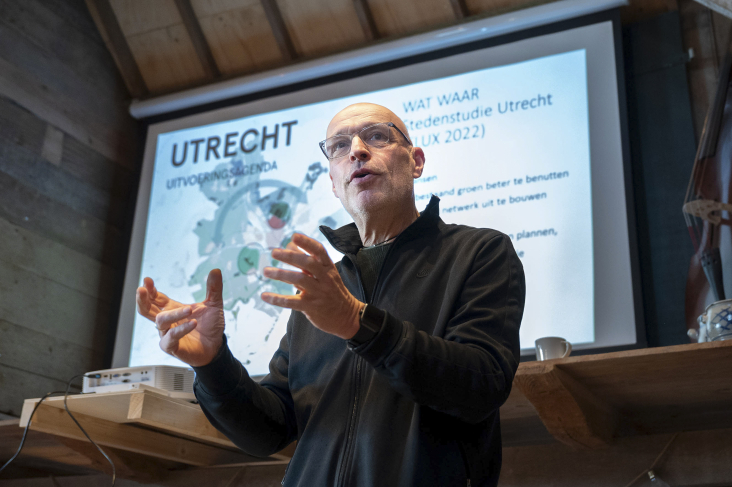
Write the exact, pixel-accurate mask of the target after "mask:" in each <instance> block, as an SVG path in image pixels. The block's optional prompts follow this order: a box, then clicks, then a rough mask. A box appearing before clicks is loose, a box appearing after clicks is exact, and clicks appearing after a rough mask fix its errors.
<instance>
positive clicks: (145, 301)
mask: <svg viewBox="0 0 732 487" xmlns="http://www.w3.org/2000/svg"><path fill="white" fill-rule="evenodd" d="M135 301H136V303H137V312H138V313H140V315H142V316H144V317H145V318H147V319H148V320H150V321H155V315H156V313H157V311H158V308H157V307H153V303H152V301H150V295H149V293H148V290H147V289H145V288H144V287H138V288H137V295H136V296H135Z"/></svg>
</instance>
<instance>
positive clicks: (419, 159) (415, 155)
mask: <svg viewBox="0 0 732 487" xmlns="http://www.w3.org/2000/svg"><path fill="white" fill-rule="evenodd" d="M412 159H414V170H413V171H412V176H413V177H414V179H418V178H419V177H420V176H422V171H424V162H425V160H424V151H423V150H422V148H421V147H414V148H413V149H412Z"/></svg>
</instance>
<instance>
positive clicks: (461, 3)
mask: <svg viewBox="0 0 732 487" xmlns="http://www.w3.org/2000/svg"><path fill="white" fill-rule="evenodd" d="M450 6H451V7H452V11H453V12H454V13H455V18H456V19H458V20H462V19H464V18H465V17H470V10H469V9H468V5H467V3H465V0H450Z"/></svg>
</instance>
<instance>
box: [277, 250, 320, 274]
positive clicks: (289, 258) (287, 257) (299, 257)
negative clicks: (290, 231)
mask: <svg viewBox="0 0 732 487" xmlns="http://www.w3.org/2000/svg"><path fill="white" fill-rule="evenodd" d="M272 257H273V258H274V259H277V260H279V261H280V262H284V263H285V264H290V265H291V266H294V267H297V268H298V269H302V270H303V271H305V272H307V273H309V274H312V275H316V274H318V273H320V274H322V273H323V266H322V265H320V263H319V262H318V261H317V260H315V258H314V257H312V256H310V255H308V254H304V253H303V252H302V251H300V250H294V251H293V250H283V249H274V250H273V251H272Z"/></svg>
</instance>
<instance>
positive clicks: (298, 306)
mask: <svg viewBox="0 0 732 487" xmlns="http://www.w3.org/2000/svg"><path fill="white" fill-rule="evenodd" d="M262 301H264V302H265V303H269V304H272V305H274V306H279V307H280V308H288V309H294V310H295V311H303V309H304V308H303V302H302V294H296V295H295V296H285V295H283V294H275V293H262Z"/></svg>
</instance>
